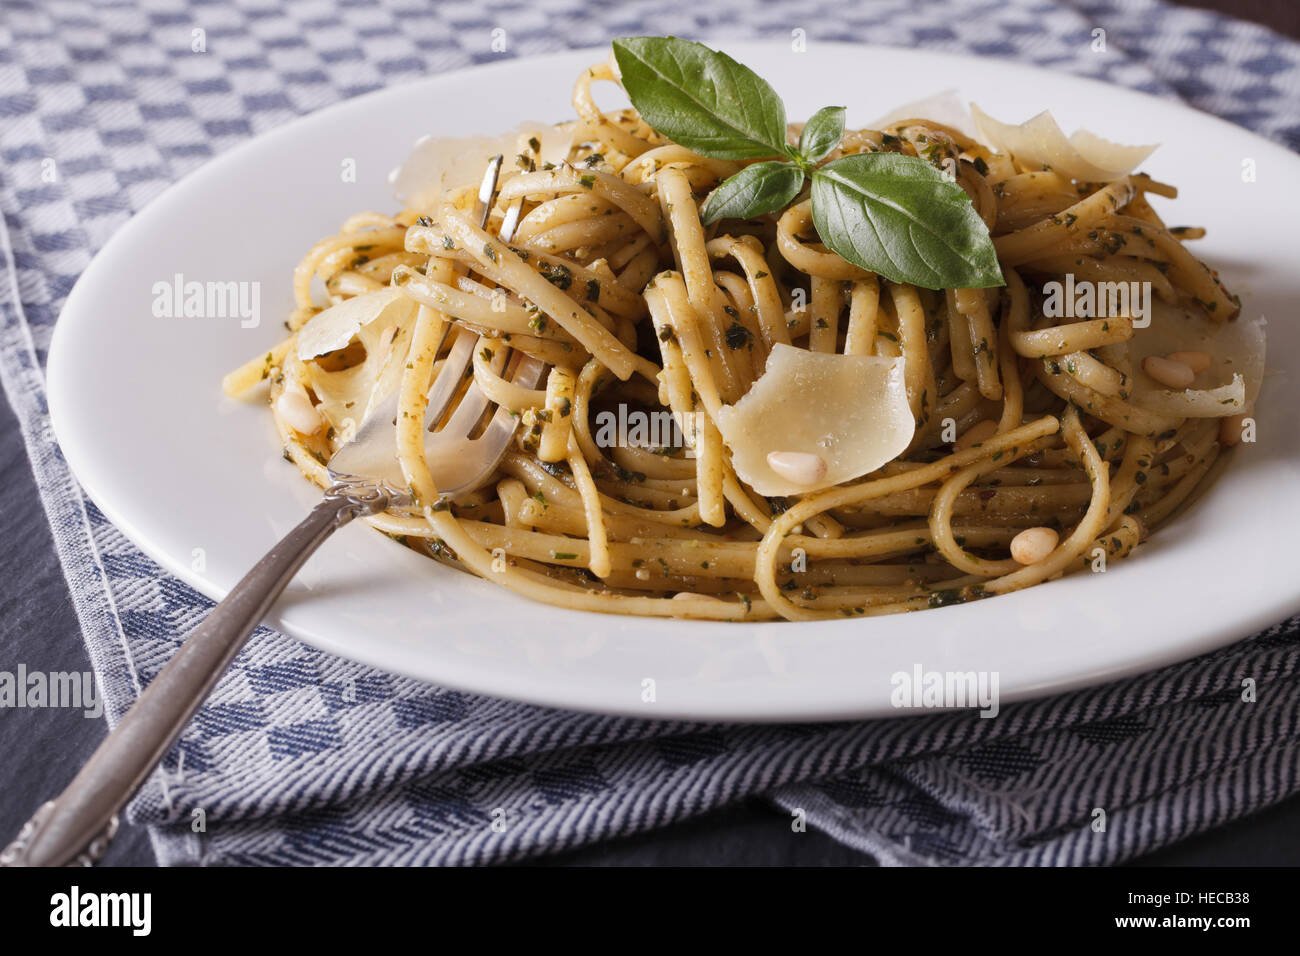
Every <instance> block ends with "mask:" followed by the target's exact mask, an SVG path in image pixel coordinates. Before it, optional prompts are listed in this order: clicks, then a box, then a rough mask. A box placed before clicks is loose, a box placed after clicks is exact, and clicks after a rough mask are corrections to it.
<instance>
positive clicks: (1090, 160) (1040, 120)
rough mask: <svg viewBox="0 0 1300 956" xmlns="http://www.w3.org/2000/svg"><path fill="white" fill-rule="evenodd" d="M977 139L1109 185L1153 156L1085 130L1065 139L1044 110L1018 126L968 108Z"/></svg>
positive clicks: (1145, 149)
mask: <svg viewBox="0 0 1300 956" xmlns="http://www.w3.org/2000/svg"><path fill="white" fill-rule="evenodd" d="M971 115H973V116H974V117H975V126H976V127H977V128H978V129H979V133H980V137H981V138H982V139H983V140H984V142H986V143H987V144H988V145H989V146H992V147H993V148H994V149H996V150H998V151H999V152H1006V153H1012V154H1013V155H1015V156H1016V157H1017V158H1018V159H1021V160H1028V161H1029V162H1033V163H1042V164H1043V165H1044V166H1050V167H1051V168H1052V169H1053V170H1055V171H1056V172H1058V173H1061V174H1062V175H1064V176H1069V177H1070V178H1071V179H1078V180H1081V181H1083V182H1088V183H1109V182H1113V181H1114V180H1116V179H1119V178H1120V177H1121V176H1126V175H1128V174H1129V173H1131V172H1133V170H1135V169H1137V167H1138V165H1139V164H1140V163H1141V162H1142V161H1143V160H1145V159H1146V158H1147V157H1148V156H1150V155H1151V154H1152V153H1153V152H1155V149H1156V147H1155V146H1154V145H1152V146H1121V145H1120V144H1119V143H1112V142H1111V141H1110V140H1107V139H1102V138H1101V137H1100V136H1097V135H1095V134H1093V133H1090V132H1088V131H1087V130H1079V131H1078V132H1076V133H1075V134H1074V135H1073V136H1071V137H1069V138H1066V135H1065V133H1063V132H1062V131H1061V127H1060V126H1058V125H1057V123H1056V120H1055V119H1053V118H1052V114H1051V113H1049V112H1048V111H1047V110H1044V111H1043V112H1041V113H1039V114H1038V115H1037V116H1034V117H1032V118H1031V119H1028V120H1026V121H1025V122H1023V123H1020V124H1012V123H1002V122H999V121H998V120H995V119H994V118H993V117H991V116H989V115H988V114H987V113H985V112H984V111H983V110H982V109H980V108H979V107H978V106H976V105H975V104H974V103H972V104H971Z"/></svg>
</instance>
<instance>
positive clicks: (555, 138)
mask: <svg viewBox="0 0 1300 956" xmlns="http://www.w3.org/2000/svg"><path fill="white" fill-rule="evenodd" d="M573 130H574V124H572V123H566V124H564V125H561V126H549V125H546V124H544V123H531V122H529V123H520V124H519V125H518V126H516V127H515V128H514V129H513V130H511V131H510V132H508V133H504V134H502V135H501V136H466V137H449V136H425V137H422V138H421V139H419V140H418V141H417V142H416V144H415V147H414V148H413V149H412V150H411V155H410V156H408V157H407V159H406V161H405V162H404V163H402V165H401V166H399V167H398V168H397V169H394V170H393V171H392V172H391V173H389V174H388V181H389V183H390V184H391V185H392V187H393V194H394V196H396V198H397V199H398V200H400V201H401V202H402V204H403V205H404V206H406V208H408V209H414V210H417V211H419V212H422V213H429V214H433V213H434V212H436V211H437V209H438V206H439V204H440V199H441V197H442V195H443V193H445V192H447V191H449V190H452V189H455V188H456V187H459V186H477V185H478V183H479V180H481V179H482V178H483V167H484V166H486V165H487V162H488V160H489V159H491V158H492V157H493V156H496V155H497V154H498V153H499V154H501V155H502V156H504V157H505V163H504V165H503V167H502V178H501V182H502V183H504V182H506V180H507V179H508V178H509V174H510V172H511V171H512V170H516V169H517V168H518V167H516V166H515V157H516V156H517V155H518V154H519V153H520V152H521V151H522V148H523V145H524V144H526V143H527V142H528V140H529V138H531V137H536V138H537V140H538V141H539V142H540V143H541V147H542V149H541V153H540V157H541V158H540V161H539V162H538V164H537V165H538V167H539V168H540V167H541V166H543V165H545V164H546V163H552V164H555V165H559V164H560V163H561V162H563V161H564V160H565V159H566V158H567V157H568V155H569V148H570V147H571V146H572V145H573Z"/></svg>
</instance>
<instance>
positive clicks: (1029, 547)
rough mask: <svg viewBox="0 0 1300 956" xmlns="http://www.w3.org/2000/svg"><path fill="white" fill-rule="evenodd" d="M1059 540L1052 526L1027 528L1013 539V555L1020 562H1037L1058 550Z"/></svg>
mask: <svg viewBox="0 0 1300 956" xmlns="http://www.w3.org/2000/svg"><path fill="white" fill-rule="evenodd" d="M1059 540H1060V536H1059V535H1057V533H1056V532H1055V531H1053V530H1052V529H1051V528H1026V529H1025V530H1024V531H1022V532H1020V534H1018V535H1016V536H1015V537H1014V538H1012V539H1011V557H1012V558H1014V559H1015V561H1016V562H1017V563H1018V564H1037V563H1038V562H1039V561H1042V560H1043V559H1044V558H1046V557H1047V556H1048V555H1049V554H1051V553H1052V552H1053V551H1054V550H1056V542H1057V541H1059Z"/></svg>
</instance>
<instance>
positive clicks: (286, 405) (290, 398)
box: [275, 388, 325, 435]
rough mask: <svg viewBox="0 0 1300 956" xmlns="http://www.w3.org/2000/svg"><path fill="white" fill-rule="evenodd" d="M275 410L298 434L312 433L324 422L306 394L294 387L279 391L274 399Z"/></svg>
mask: <svg viewBox="0 0 1300 956" xmlns="http://www.w3.org/2000/svg"><path fill="white" fill-rule="evenodd" d="M275 411H276V414H277V415H279V416H280V418H282V419H283V420H284V423H285V424H286V425H288V426H289V427H290V428H292V429H293V430H294V431H296V432H298V433H299V434H300V435H314V434H316V433H317V432H318V431H320V430H321V427H322V426H323V425H324V424H325V423H324V422H323V421H322V420H321V417H320V413H319V412H317V411H316V409H315V408H314V407H313V406H312V403H311V402H310V401H309V400H308V399H307V396H306V395H304V394H303V393H302V392H299V391H296V390H295V389H291V388H286V389H285V390H284V391H283V392H281V393H280V397H279V398H277V399H276V400H275Z"/></svg>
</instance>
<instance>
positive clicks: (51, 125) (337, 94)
mask: <svg viewBox="0 0 1300 956" xmlns="http://www.w3.org/2000/svg"><path fill="white" fill-rule="evenodd" d="M0 16H2V17H3V21H2V22H0V122H2V124H3V125H2V126H0V158H2V159H3V164H2V165H0V187H2V188H0V203H2V204H3V213H4V222H5V224H6V225H7V230H6V231H7V236H8V241H7V243H6V248H5V250H4V252H5V255H6V259H7V267H8V271H9V276H8V278H9V279H10V281H8V282H3V283H0V307H2V308H3V327H2V328H3V333H2V337H0V373H2V375H3V383H4V387H5V391H6V394H7V395H8V398H9V401H10V403H11V404H12V405H13V407H14V409H15V410H16V412H17V414H18V418H19V421H20V422H21V425H22V428H23V432H24V436H25V438H26V441H27V444H28V448H29V450H30V454H31V459H32V464H33V469H34V470H35V473H36V479H37V482H38V485H39V487H40V491H41V495H42V499H43V502H44V505H45V508H46V510H47V512H48V514H49V518H50V524H51V526H52V528H53V530H54V536H55V539H56V543H57V546H58V549H59V553H60V556H61V558H62V560H63V566H64V569H65V572H66V574H67V578H68V582H69V584H70V586H71V590H72V596H73V600H74V602H75V604H76V608H77V612H78V614H79V615H80V619H81V623H82V627H83V629H84V631H85V636H86V644H87V646H88V648H89V650H90V654H91V657H92V660H93V664H94V667H95V669H96V671H97V673H98V675H99V679H100V682H101V686H102V687H103V689H104V692H105V695H106V697H107V702H108V712H109V715H110V719H112V720H114V721H115V720H116V719H117V718H118V717H119V716H120V715H121V714H122V712H123V711H124V710H125V709H126V707H128V706H129V705H130V703H131V702H132V700H133V699H134V698H135V696H136V694H137V692H138V690H139V688H140V686H141V685H142V684H145V683H147V682H148V681H149V680H150V678H152V677H153V675H154V674H156V673H157V671H158V669H159V668H160V667H161V666H162V664H163V663H164V662H165V661H166V660H167V659H168V658H169V657H170V656H171V654H172V653H173V652H174V651H175V649H176V647H177V644H178V640H179V637H180V635H183V634H184V633H185V632H186V631H187V630H188V629H189V628H190V627H191V626H192V625H194V624H195V623H196V622H197V621H198V620H199V618H200V617H201V616H202V615H203V614H205V613H206V612H207V610H208V607H209V602H207V601H206V600H204V599H203V598H201V597H200V596H198V595H196V594H195V593H194V592H193V591H191V590H190V589H189V588H187V587H185V586H184V585H182V584H180V583H179V582H177V581H175V580H173V579H171V578H170V577H168V576H166V575H165V574H162V573H160V571H159V569H158V568H157V567H156V566H155V565H154V564H153V563H152V562H150V561H149V560H148V559H147V558H145V557H144V556H143V555H142V554H140V552H138V551H137V550H136V549H135V548H134V547H132V546H131V545H130V544H128V543H127V541H126V540H125V539H124V538H123V537H122V535H121V534H120V533H119V532H118V531H117V530H116V529H115V528H114V527H113V526H112V525H110V524H109V523H108V522H107V521H106V520H105V519H104V517H103V515H101V514H100V513H99V512H98V511H97V510H96V509H95V507H94V506H93V505H92V504H90V503H89V502H88V501H86V500H85V498H84V497H83V495H82V493H81V491H80V489H79V488H78V486H77V484H76V482H75V481H74V480H73V479H72V477H71V476H70V474H69V472H68V469H67V467H66V465H65V463H64V461H63V458H62V457H61V455H60V453H59V451H58V449H57V447H56V446H55V445H54V443H53V440H52V436H51V432H50V426H49V420H48V417H47V415H46V408H45V398H44V389H43V383H42V374H41V368H42V366H43V364H44V359H45V353H46V348H47V346H48V343H49V339H50V330H51V328H52V326H53V324H54V319H55V316H56V315H57V314H58V311H59V308H60V306H61V305H62V303H63V300H64V297H65V296H66V295H67V293H68V290H69V288H70V287H71V286H72V283H73V281H74V280H75V279H76V277H77V276H78V274H80V272H81V271H82V270H83V269H84V268H85V266H86V264H87V262H88V261H89V259H90V257H91V255H92V254H93V253H94V252H95V251H96V250H97V249H98V248H100V247H101V246H102V245H103V243H104V242H105V241H106V240H107V239H108V237H109V236H110V235H112V233H113V231H114V230H116V229H117V228H118V227H120V226H121V225H122V224H123V223H124V222H125V221H126V220H127V218H128V217H129V216H130V215H131V214H132V213H133V212H135V211H136V210H137V209H138V208H140V206H141V205H142V204H143V203H145V202H146V201H147V200H149V199H150V198H152V197H153V196H155V195H157V194H158V193H159V192H160V191H161V190H162V189H163V188H164V187H165V186H167V185H168V184H169V183H171V182H173V181H174V180H176V179H177V178H179V177H180V176H182V175H183V174H185V173H187V172H189V171H190V170H192V169H193V168H195V167H196V166H198V165H199V164H201V163H202V162H204V161H206V160H207V159H209V158H210V157H212V156H214V155H216V154H217V153H219V152H221V151H222V150H224V149H226V148H227V147H229V146H232V145H234V144H235V143H238V142H241V141H243V140H245V139H247V138H248V137H250V136H252V135H254V134H256V133H259V132H262V131H263V130H266V129H269V128H271V127H273V126H277V125H279V124H281V123H283V122H285V121H287V120H289V119H291V118H292V117H294V116H296V115H298V114H300V113H305V112H308V111H310V110H313V109H316V108H318V107H321V106H325V105H327V104H329V103H332V102H335V101H337V100H340V99H343V98H345V97H348V96H353V95H355V94H357V93H361V92H364V91H367V90H371V89H375V88H378V87H381V86H385V85H387V84H390V83H399V82H404V81H409V80H414V79H417V78H419V77H421V76H424V75H426V74H429V73H433V72H437V71H440V70H446V69H450V68H454V67H461V66H466V65H469V64H472V63H477V62H483V61H487V60H491V59H494V58H496V57H498V56H500V55H503V54H496V53H492V52H491V50H490V45H491V42H492V31H493V30H494V29H495V28H503V29H505V30H506V31H507V37H508V41H509V42H508V46H509V51H508V52H507V53H506V54H504V55H507V56H528V55H532V54H537V53H544V52H547V51H552V50H557V49H563V48H565V47H569V46H587V45H597V44H603V43H605V42H607V41H608V40H609V39H611V38H612V37H615V36H620V35H627V34H636V33H655V34H660V33H670V32H671V33H676V34H678V35H684V36H700V37H705V38H708V37H714V38H717V37H728V38H759V37H774V38H775V37H780V38H789V37H790V35H791V31H792V30H793V29H796V28H802V29H803V30H805V31H806V35H807V37H808V39H809V42H811V43H815V42H816V41H817V40H819V39H821V40H850V41H864V42H874V43H886V44H896V45H901V46H920V47H928V48H933V49H939V50H949V51H954V52H963V53H975V54H980V55H984V56H993V57H1006V58H1012V59H1016V60H1021V61H1025V62H1029V63H1036V64H1041V65H1045V66H1049V67H1051V68H1053V69H1057V70H1067V71H1071V72H1075V73H1081V74H1088V75H1093V76H1099V77H1102V78H1104V79H1108V80H1111V81H1113V82H1116V83H1120V84H1123V85H1125V86H1130V87H1135V88H1137V89H1141V90H1146V91H1149V92H1152V93H1156V94H1159V95H1164V96H1170V97H1179V98H1182V99H1183V100H1186V101H1187V102H1190V103H1192V104H1193V105H1195V106H1198V107H1200V108H1202V109H1205V110H1208V111H1211V112H1214V113H1218V114H1219V115H1220V116H1223V117H1226V118H1227V119H1229V120H1232V121H1234V122H1237V123H1240V124H1241V125H1244V126H1247V127H1249V128H1251V129H1253V130H1256V131H1258V132H1261V133H1263V134H1265V135H1267V136H1271V137H1273V138H1275V139H1278V140H1281V141H1283V142H1284V143H1286V144H1288V145H1290V146H1291V147H1292V148H1300V47H1297V46H1296V45H1295V44H1292V43H1290V42H1288V41H1286V40H1284V39H1282V38H1280V37H1278V36H1276V35H1274V34H1272V33H1270V32H1268V31H1267V30H1264V29H1262V28H1259V27H1255V26H1251V25H1248V24H1245V23H1241V22H1236V21H1233V20H1229V19H1225V18H1223V17H1219V16H1216V15H1212V14H1207V13H1202V12H1193V11H1188V10H1176V9H1173V8H1170V7H1168V6H1165V5H1163V4H1161V3H1158V2H1155V0H1142V2H1125V3H1122V2H1118V0H1116V2H1109V3H1108V2H1100V0H1068V2H1066V0H1062V2H1051V0H1042V2H1031V3H1017V2H1008V0H978V2H971V0H960V2H959V0H931V2H917V3H904V2H877V3H864V4H857V5H850V4H845V3H842V2H840V0H829V2H824V3H819V2H803V0H783V2H779V3H774V4H764V5H762V7H759V6H758V5H756V4H750V3H748V2H744V0H710V2H708V3H689V2H678V0H674V2H671V3H665V2H664V0H653V2H638V3H629V4H618V5H605V4H601V3H597V2H595V0H534V2H530V3H528V4H527V5H522V4H515V3H511V2H499V0H473V2H463V3H445V4H438V5H433V4H425V3H423V2H419V0H337V2H334V3H330V2H328V0H274V2H272V0H265V2H254V3H248V4H240V5H239V6H238V7H235V6H234V5H229V6H227V5H223V4H217V3H203V4H199V3H197V2H195V3H194V4H193V5H192V6H191V5H188V4H186V3H185V2H182V0H149V2H144V0H142V2H141V3H140V4H139V6H138V7H136V6H132V5H131V4H129V3H124V2H117V3H111V4H109V3H93V2H87V0H42V2H39V3H37V2H21V0H6V2H5V3H3V4H2V5H0ZM195 28H202V29H204V30H205V31H206V39H207V52H206V53H205V54H203V55H202V56H197V55H194V54H193V53H192V52H191V37H192V33H191V31H192V30H193V29H195ZM1097 28H1102V29H1104V30H1105V31H1106V38H1107V50H1106V52H1105V53H1101V54H1099V53H1097V52H1094V51H1093V49H1092V42H1091V41H1092V39H1093V31H1094V30H1095V29H1097ZM51 158H52V159H54V160H55V161H56V162H57V167H58V169H59V172H60V176H59V178H58V181H57V182H52V183H51V182H46V181H45V179H44V178H43V177H42V175H41V173H42V169H43V164H44V163H45V161H46V160H47V159H51ZM1244 678H1253V679H1254V681H1255V682H1256V685H1257V695H1258V702H1256V703H1249V704H1248V703H1243V702H1242V700H1241V684H1242V681H1243V679H1244ZM345 688H355V691H356V692H355V694H353V693H345ZM1298 725H1300V622H1297V621H1290V622H1287V623H1286V624H1284V625H1279V626H1278V627H1275V628H1273V629H1271V630H1270V631H1268V632H1266V633H1264V634H1262V635H1259V636H1257V637H1256V638H1254V639H1252V640H1249V641H1244V642H1242V643H1240V644H1238V645H1236V646H1234V647H1231V648H1228V649H1226V650H1223V651H1220V652H1218V653H1215V654H1212V655H1210V656H1208V657H1204V658H1200V659H1199V660H1196V661H1192V662H1188V663H1184V664H1180V665H1178V666H1175V667H1171V668H1168V669H1167V670H1165V671H1162V672H1160V673H1158V674H1155V675H1149V676H1145V677H1141V678H1137V679H1133V680H1128V681H1124V682H1121V683H1118V684H1112V685H1110V686H1107V687H1103V688H1098V689H1093V690H1088V691H1083V692H1079V693H1074V694H1070V695H1067V696H1064V697H1057V698H1053V699H1050V700H1043V701H1038V702H1033V703H1027V704H1018V705H1015V706H1008V707H1005V708H1004V709H1003V711H1002V714H1001V717H1000V718H999V719H997V720H979V719H978V718H976V717H974V716H972V715H970V714H931V715H928V716H925V717H920V718H906V719H901V720H886V721H872V722H863V723H851V724H837V725H819V726H791V727H767V726H759V727H756V726H738V725H700V724H684V723H674V724H666V723H652V722H647V721H640V720H632V719H622V718H609V717H599V716H590V715H584V714H574V713H565V712H560V711H554V710H545V709H541V708H537V707H532V706H526V705H522V704H516V703H511V702H505V701H500V700H493V699H489V698H484V697H475V696H472V695H469V694H463V693H457V692H454V691H448V690H441V689H438V688H434V687H430V686H427V685H423V684H420V683H417V682H414V681H410V680H404V679H400V678H396V677H392V676H390V675H388V674H384V673H380V672H377V671H373V670H370V669H368V668H366V667H362V666H360V665H357V664H353V663H350V662H348V661H344V660H340V659H338V658H335V657H331V656H329V655H327V654H322V653H319V652H317V651H314V650H312V649H310V648H308V647H304V646H302V645H300V644H298V643H297V642H295V641H293V640H290V639H288V638H286V637H284V636H282V635H279V634H276V633H274V632H271V631H269V630H266V629H262V630H260V631H259V632H258V633H257V634H256V635H255V636H254V638H253V640H252V642H251V643H250V644H249V646H248V648H247V650H245V652H244V653H243V654H242V655H240V657H239V659H238V660H237V661H236V663H235V666H234V668H233V669H232V670H231V672H230V673H229V674H228V675H227V676H226V677H225V679H224V680H223V681H222V682H221V684H220V686H219V687H218V689H217V691H216V693H215V695H214V696H213V698H212V700H211V701H210V702H209V704H208V705H207V706H206V707H204V708H203V710H202V712H201V713H200V714H199V716H198V718H197V720H195V722H194V723H193V725H192V726H191V727H190V729H189V731H188V732H187V733H186V734H185V737H184V738H183V740H182V742H181V743H180V744H179V746H178V747H177V749H176V750H175V752H173V753H172V754H171V755H170V756H169V758H168V759H167V761H166V765H165V770H164V771H163V772H160V773H159V774H156V775H155V776H154V777H153V779H152V780H151V781H150V782H149V784H148V786H147V787H146V788H145V790H144V792H143V793H142V795H141V796H140V798H139V799H138V800H137V801H136V802H135V804H134V805H133V807H132V810H131V812H132V815H133V818H134V819H136V820H137V821H143V822H145V823H148V824H149V825H150V828H151V833H152V835H153V838H154V845H155V847H156V849H157V851H158V855H159V858H160V860H161V861H162V862H164V863H194V862H198V863H244V864H253V863H260V864H265V863H280V864H288V863H352V864H358V863H483V862H490V861H499V860H510V859H519V858H522V857H525V856H529V855H535V854H541V853H547V852H552V851H556V850H560V849H564V848H571V847H576V846H580V845H582V844H585V843H591V842H593V841H596V840H604V839H608V838H610V837H614V836H618V835H622V834H628V833H633V832H636V831H641V830H647V829H650V828H653V827H658V826H662V825H664V824H666V823H669V822H672V821H674V820H680V819H683V818H686V817H689V816H691V815H694V814H698V813H701V812H704V811H706V810H709V809H710V808H713V807H717V806H720V805H722V804H725V803H727V802H729V801H734V800H738V799H741V798H744V797H747V796H752V795H767V796H769V797H770V798H771V799H773V800H774V801H776V802H777V803H778V804H780V805H782V806H784V807H786V808H787V809H790V810H795V809H803V810H804V811H806V814H807V819H808V821H809V822H810V823H811V824H812V825H813V826H815V827H819V828H821V829H823V830H826V831H828V832H830V833H831V834H833V835H834V836H835V837H837V838H838V839H840V840H843V841H844V842H845V843H848V844H851V845H853V846H856V847H859V848H861V849H864V850H867V851H869V852H871V853H873V854H875V855H876V856H878V857H879V858H880V859H881V860H882V861H886V862H899V863H951V862H974V863H1002V864H1017V863H1045V864H1064V863H1113V862H1116V861H1118V860H1122V859H1125V858H1127V857H1131V856H1134V855H1135V854H1138V853H1142V852H1144V851H1147V850H1151V849H1153V848H1155V847H1157V846H1161V845H1163V844H1165V843H1168V842H1171V841H1173V840H1177V839H1179V838H1181V837H1184V836H1186V835H1188V834H1191V833H1195V832H1197V831H1199V830H1203V829H1205V828H1207V827H1211V826H1214V825H1215V824H1218V823H1221V822H1223V821H1225V820H1229V819H1232V818H1234V817H1238V816H1242V815H1244V814H1247V813H1250V812H1252V811H1254V810H1257V809H1259V808H1260V807H1264V806H1267V805H1268V804H1270V803H1273V802H1275V801H1278V800H1280V799H1282V798H1283V797H1286V796H1288V795H1289V794H1291V793H1293V792H1295V791H1296V790H1300V761H1298V760H1297V748H1300V740H1297V737H1296V735H1295V728H1296V726H1298ZM376 742H382V745H381V746H377V743H376ZM195 808H202V809H203V811H204V812H205V814H206V821H207V830H206V833H203V834H196V833H194V832H192V829H191V826H190V821H191V819H192V811H193V810H194V809H195ZM1094 808H1102V809H1104V810H1105V811H1106V827H1105V830H1104V832H1096V831H1095V830H1094V827H1093V826H1092V824H1093V822H1094V819H1096V818H1095V817H1094V814H1093V811H1094ZM501 811H503V812H504V813H503V814H502V812H501ZM494 820H501V821H503V822H504V826H501V825H498V826H493V825H492V824H493V822H494Z"/></svg>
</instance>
